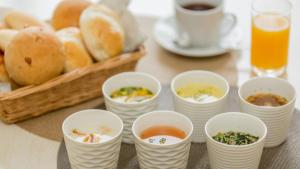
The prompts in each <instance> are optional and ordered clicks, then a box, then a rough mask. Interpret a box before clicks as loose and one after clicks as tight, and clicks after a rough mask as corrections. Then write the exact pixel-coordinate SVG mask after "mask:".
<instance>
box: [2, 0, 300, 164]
mask: <svg viewBox="0 0 300 169" xmlns="http://www.w3.org/2000/svg"><path fill="white" fill-rule="evenodd" d="M291 1H292V3H293V11H292V28H291V38H290V53H289V66H288V70H287V78H288V80H289V81H290V82H291V83H292V84H293V85H294V87H295V88H296V91H300V78H299V74H298V73H299V72H300V68H299V67H298V64H299V65H300V56H299V55H300V46H299V47H298V45H300V31H299V30H300V22H299V20H300V1H297V0H291ZM58 2H59V0H43V1H41V0H1V1H0V6H5V7H12V8H15V9H20V10H23V11H26V12H29V13H31V14H33V15H36V16H39V17H40V18H41V19H46V18H49V17H50V16H51V11H52V10H53V9H54V7H55V5H56V4H57V3H58ZM251 2H252V1H251V0H243V1H241V0H227V1H226V3H225V10H226V11H228V12H232V13H234V14H236V15H237V17H238V25H239V27H240V29H241V30H243V31H242V32H243V40H242V41H243V43H242V46H241V49H242V50H241V51H240V52H239V55H240V56H239V57H238V61H237V70H238V85H240V84H241V83H243V82H244V81H246V80H247V79H249V78H250V77H251V70H250V64H249V58H250V53H249V46H250V33H251V32H250V24H251V22H250V19H251V13H250V11H251ZM129 8H130V10H131V11H132V12H133V13H134V14H136V15H143V16H154V17H160V18H161V17H166V16H170V15H172V14H173V0H163V1H162V0H151V1H150V0H132V2H131V4H130V7H129ZM298 31H299V32H298ZM150 52H151V51H150ZM140 69H142V68H140ZM138 71H143V70H138ZM150 73H151V72H150ZM164 73H165V72H164ZM297 74H298V75H297ZM160 80H161V81H162V82H163V80H162V79H160ZM163 83H164V82H163ZM296 107H297V108H300V100H298V101H297V103H296ZM0 134H1V135H2V139H0V169H19V168H22V169H40V168H43V169H54V168H56V165H57V163H56V158H57V151H58V148H59V142H56V141H52V140H48V139H45V138H42V137H39V136H36V135H34V134H31V133H29V132H27V131H25V130H23V129H21V128H19V127H18V126H16V125H6V124H4V123H2V122H0Z"/></svg>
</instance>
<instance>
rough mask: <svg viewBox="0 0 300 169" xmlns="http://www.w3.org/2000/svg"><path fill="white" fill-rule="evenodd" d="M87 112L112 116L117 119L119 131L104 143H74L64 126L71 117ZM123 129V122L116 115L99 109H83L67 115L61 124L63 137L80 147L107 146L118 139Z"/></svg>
mask: <svg viewBox="0 0 300 169" xmlns="http://www.w3.org/2000/svg"><path fill="white" fill-rule="evenodd" d="M89 111H98V112H99V113H107V114H109V115H111V116H114V117H115V118H116V119H118V121H119V122H120V123H121V129H120V130H119V132H118V133H117V134H115V135H114V136H113V137H112V138H111V139H110V140H107V141H105V142H98V143H85V142H80V141H76V140H74V139H73V138H71V136H70V135H69V134H68V133H67V131H66V129H65V125H66V122H67V121H68V120H70V119H71V118H72V117H73V116H76V115H78V114H82V113H87V112H89ZM123 129H124V124H123V121H122V119H121V118H120V117H119V116H117V115H116V114H114V113H112V112H110V111H107V110H101V109H85V110H81V111H78V112H76V113H73V114H71V115H69V116H68V117H67V118H65V119H64V121H63V124H62V131H63V135H64V136H65V137H67V138H68V139H69V140H71V141H72V142H75V143H78V144H81V145H89V146H93V145H100V144H101V145H103V144H108V143H111V142H114V141H115V139H116V138H118V137H119V136H120V135H121V134H122V132H123Z"/></svg>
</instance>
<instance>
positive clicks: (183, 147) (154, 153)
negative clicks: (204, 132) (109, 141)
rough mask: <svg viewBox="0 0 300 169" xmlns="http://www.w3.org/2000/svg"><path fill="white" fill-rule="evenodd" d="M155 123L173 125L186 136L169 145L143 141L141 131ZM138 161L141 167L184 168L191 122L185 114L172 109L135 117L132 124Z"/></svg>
mask: <svg viewBox="0 0 300 169" xmlns="http://www.w3.org/2000/svg"><path fill="white" fill-rule="evenodd" d="M157 125H166V126H173V127H176V128H178V129H181V130H183V131H184V132H185V133H186V135H187V136H186V138H185V139H183V140H181V141H180V142H178V143H175V144H171V145H157V144H151V143H148V142H145V141H143V140H142V139H141V138H140V134H141V132H142V131H144V130H145V129H147V128H149V127H153V126H157ZM132 132H133V135H134V140H135V148H136V152H137V157H138V162H139V165H140V168H141V169H150V168H151V169H173V168H174V169H175V168H178V169H184V168H186V166H187V162H188V158H189V151H190V146H191V135H192V132H193V124H192V122H191V121H190V119H189V118H187V117H186V116H184V115H182V114H180V113H176V112H173V111H154V112H150V113H147V114H144V115H142V116H140V117H139V118H137V119H136V120H135V121H134V123H133V126H132Z"/></svg>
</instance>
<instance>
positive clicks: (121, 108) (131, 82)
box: [102, 72, 161, 144]
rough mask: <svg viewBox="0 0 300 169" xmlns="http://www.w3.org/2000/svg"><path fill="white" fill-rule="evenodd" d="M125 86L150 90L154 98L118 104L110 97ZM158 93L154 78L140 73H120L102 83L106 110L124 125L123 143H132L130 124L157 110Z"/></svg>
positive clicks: (157, 83)
mask: <svg viewBox="0 0 300 169" xmlns="http://www.w3.org/2000/svg"><path fill="white" fill-rule="evenodd" d="M127 86H136V87H145V88H147V89H149V90H151V91H152V92H153V93H154V96H153V97H152V98H151V99H149V100H146V101H143V102H139V103H120V102H117V101H115V100H113V99H112V98H111V97H110V95H111V93H112V92H114V91H115V90H118V89H120V88H121V87H127ZM160 91H161V84H160V82H159V81H158V80H157V79H156V78H155V77H153V76H151V75H149V74H146V73H141V72H126V73H120V74H117V75H115V76H112V77H111V78H109V79H107V80H106V81H105V82H104V84H103V86H102V92H103V95H104V100H105V106H106V109H107V110H109V111H111V112H113V113H115V114H117V115H118V116H119V117H120V118H121V119H122V120H123V123H124V131H123V140H122V141H123V142H125V143H131V144H133V143H134V142H133V136H132V132H131V127H132V123H133V121H134V120H135V119H136V118H137V117H139V116H140V115H142V114H144V113H147V112H150V111H153V110H155V109H157V106H158V97H159V94H160Z"/></svg>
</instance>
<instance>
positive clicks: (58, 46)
mask: <svg viewBox="0 0 300 169" xmlns="http://www.w3.org/2000/svg"><path fill="white" fill-rule="evenodd" d="M4 61H5V66H6V69H7V72H8V74H9V76H10V78H12V79H13V80H14V81H15V82H16V83H18V84H19V85H38V84H41V83H44V82H46V81H48V80H50V79H52V78H54V77H56V76H58V75H59V74H60V73H61V72H62V71H63V68H64V64H65V55H64V51H63V44H62V43H61V42H60V40H59V39H58V37H57V36H56V35H55V33H54V32H52V31H50V30H49V29H45V28H42V27H29V28H25V29H23V30H21V31H20V32H19V33H18V34H17V35H16V36H15V37H14V38H13V39H12V40H11V42H10V43H9V45H8V46H7V47H6V50H5V55H4Z"/></svg>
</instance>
